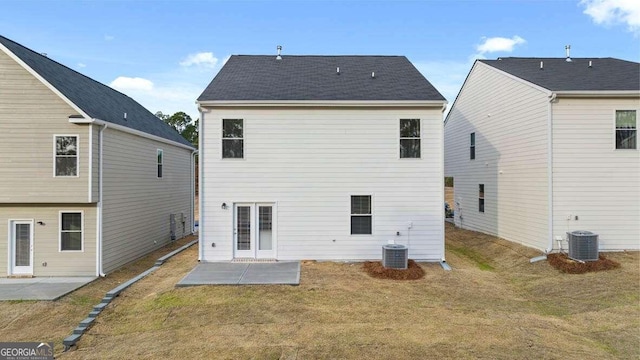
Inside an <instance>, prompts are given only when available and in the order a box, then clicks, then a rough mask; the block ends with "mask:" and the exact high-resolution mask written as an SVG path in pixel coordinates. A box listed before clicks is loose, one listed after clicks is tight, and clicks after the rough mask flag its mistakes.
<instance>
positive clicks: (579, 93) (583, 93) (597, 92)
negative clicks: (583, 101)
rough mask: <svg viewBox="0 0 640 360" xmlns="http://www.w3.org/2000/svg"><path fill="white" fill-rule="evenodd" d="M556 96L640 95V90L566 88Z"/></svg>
mask: <svg viewBox="0 0 640 360" xmlns="http://www.w3.org/2000/svg"><path fill="white" fill-rule="evenodd" d="M555 95H556V96H567V97H585V98H589V97H599V98H603V97H639V96H640V91H638V90H585V91H579V90H566V91H555Z"/></svg>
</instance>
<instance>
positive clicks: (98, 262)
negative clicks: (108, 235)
mask: <svg viewBox="0 0 640 360" xmlns="http://www.w3.org/2000/svg"><path fill="white" fill-rule="evenodd" d="M108 126H109V125H108V124H106V123H105V124H103V125H102V127H101V128H100V132H99V136H98V138H99V139H100V140H99V141H100V150H99V152H98V163H99V167H98V168H99V174H98V192H99V194H98V238H97V245H96V267H97V270H98V271H97V273H98V276H101V277H104V276H106V275H105V273H104V272H103V270H102V192H103V191H102V184H103V180H102V173H103V163H104V156H103V150H102V149H103V144H104V134H103V133H104V131H105V130H106V129H107V127H108Z"/></svg>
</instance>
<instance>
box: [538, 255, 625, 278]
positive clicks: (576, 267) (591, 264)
mask: <svg viewBox="0 0 640 360" xmlns="http://www.w3.org/2000/svg"><path fill="white" fill-rule="evenodd" d="M547 261H549V264H551V266H553V267H554V268H556V269H558V270H560V271H562V272H564V273H567V274H584V273H587V272H593V271H604V270H611V269H617V268H619V267H620V263H618V262H617V261H613V260H611V259H607V258H606V257H605V256H604V255H602V254H600V256H599V259H598V260H596V261H585V262H579V261H575V260H572V259H570V258H569V257H568V256H567V254H549V255H547Z"/></svg>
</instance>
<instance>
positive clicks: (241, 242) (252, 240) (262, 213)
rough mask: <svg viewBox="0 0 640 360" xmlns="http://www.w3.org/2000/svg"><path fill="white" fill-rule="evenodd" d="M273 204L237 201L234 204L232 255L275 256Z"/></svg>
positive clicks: (271, 257) (267, 257) (265, 257)
mask: <svg viewBox="0 0 640 360" xmlns="http://www.w3.org/2000/svg"><path fill="white" fill-rule="evenodd" d="M274 210H275V205H274V204H268V203H237V204H235V205H234V216H233V243H234V250H235V251H234V257H236V258H254V259H275V258H276V232H275V211H274Z"/></svg>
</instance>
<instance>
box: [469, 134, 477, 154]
mask: <svg viewBox="0 0 640 360" xmlns="http://www.w3.org/2000/svg"><path fill="white" fill-rule="evenodd" d="M475 158H476V133H474V132H472V133H471V136H470V137H469V159H471V160H474V159H475Z"/></svg>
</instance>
